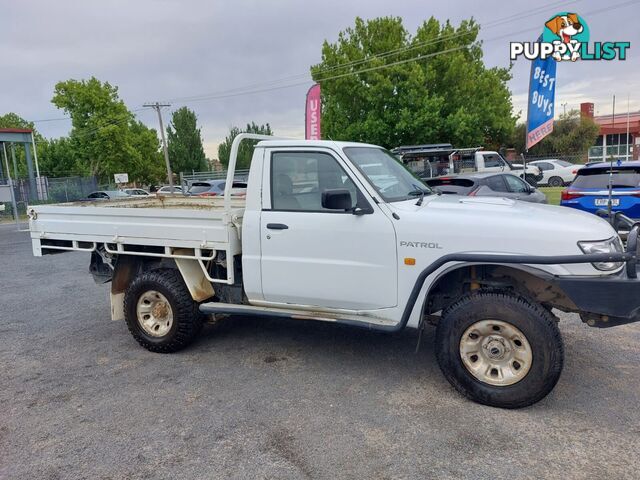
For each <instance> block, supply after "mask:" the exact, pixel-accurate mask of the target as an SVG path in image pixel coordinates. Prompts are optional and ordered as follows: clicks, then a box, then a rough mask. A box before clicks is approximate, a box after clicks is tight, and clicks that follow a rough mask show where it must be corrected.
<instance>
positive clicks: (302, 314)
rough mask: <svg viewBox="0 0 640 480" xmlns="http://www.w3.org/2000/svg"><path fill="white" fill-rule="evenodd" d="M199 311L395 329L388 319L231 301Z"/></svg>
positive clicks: (374, 328)
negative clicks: (255, 305)
mask: <svg viewBox="0 0 640 480" xmlns="http://www.w3.org/2000/svg"><path fill="white" fill-rule="evenodd" d="M200 311H201V312H202V313H204V314H207V315H211V314H225V315H244V316H249V315H250V316H257V317H278V318H290V319H294V320H315V321H320V322H331V323H338V324H340V325H349V326H352V327H357V328H365V329H367V330H378V331H381V332H394V331H397V328H396V327H397V324H396V323H393V322H392V321H390V320H387V319H384V318H379V317H371V316H364V315H343V314H340V316H338V315H336V314H333V313H328V312H314V311H306V310H295V309H288V308H275V307H254V306H252V305H235V304H232V303H218V302H209V303H203V304H202V305H200Z"/></svg>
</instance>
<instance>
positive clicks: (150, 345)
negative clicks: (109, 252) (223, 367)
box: [124, 268, 203, 353]
mask: <svg viewBox="0 0 640 480" xmlns="http://www.w3.org/2000/svg"><path fill="white" fill-rule="evenodd" d="M124 311H125V320H126V322H127V326H128V327H129V331H130V332H131V335H133V338H135V339H136V341H137V342H138V343H139V344H140V345H142V346H143V347H144V348H146V349H147V350H150V351H152V352H160V353H170V352H175V351H178V350H180V349H182V348H184V347H186V346H187V345H189V344H190V343H191V342H193V340H195V338H196V337H197V335H198V333H199V332H200V329H201V328H202V319H203V317H202V315H201V314H200V312H199V310H198V304H197V303H196V302H194V301H193V299H192V298H191V295H190V293H189V290H188V289H187V287H186V285H185V284H184V281H183V280H182V277H181V276H180V273H179V272H178V271H177V270H174V269H169V268H167V269H159V270H150V271H148V272H143V273H142V274H140V275H138V276H137V277H136V278H135V279H134V280H133V281H132V282H131V284H130V285H129V288H128V289H127V291H126V293H125V297H124Z"/></svg>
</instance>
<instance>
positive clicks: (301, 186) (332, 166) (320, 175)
mask: <svg viewBox="0 0 640 480" xmlns="http://www.w3.org/2000/svg"><path fill="white" fill-rule="evenodd" d="M344 188H346V189H347V190H349V192H350V193H351V206H352V207H355V205H356V201H357V200H356V199H357V189H356V186H355V184H354V183H353V182H352V181H351V179H350V178H349V177H348V176H347V174H346V173H345V171H344V170H343V169H342V168H341V167H340V165H339V164H338V162H337V160H336V159H335V158H334V157H333V156H331V155H329V154H328V153H323V152H274V153H273V154H272V155H271V207H272V209H273V210H290V211H306V212H335V210H327V209H324V208H322V192H324V191H326V190H335V189H344Z"/></svg>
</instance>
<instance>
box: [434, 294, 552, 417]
mask: <svg viewBox="0 0 640 480" xmlns="http://www.w3.org/2000/svg"><path fill="white" fill-rule="evenodd" d="M436 354H437V357H438V363H439V364H440V368H441V369H442V372H443V373H444V375H445V377H446V378H447V380H449V382H450V383H451V384H452V385H453V386H454V387H455V388H456V389H457V390H458V391H459V392H460V393H462V394H463V395H465V396H466V397H468V398H470V399H472V400H474V401H476V402H478V403H482V404H484V405H490V406H493V407H501V408H520V407H526V406H528V405H531V404H533V403H535V402H537V401H539V400H541V399H542V398H544V397H545V396H546V395H547V394H548V393H549V392H550V391H551V390H552V389H553V387H554V386H555V384H556V383H557V381H558V379H559V378H560V373H561V372H562V365H563V361H564V347H563V343H562V338H561V336H560V331H559V330H558V327H557V324H556V321H555V319H554V317H553V316H552V315H551V313H550V312H549V311H547V310H546V309H544V308H543V307H541V306H539V305H537V304H535V303H533V302H530V301H529V300H528V299H526V298H524V297H521V296H517V295H513V294H506V293H493V292H480V293H473V294H470V295H468V296H465V297H463V298H461V299H460V300H458V301H457V302H456V303H454V304H453V305H451V306H450V307H448V308H447V309H446V310H445V311H444V312H443V314H442V318H441V319H440V322H439V324H438V330H437V333H436Z"/></svg>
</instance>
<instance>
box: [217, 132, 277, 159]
mask: <svg viewBox="0 0 640 480" xmlns="http://www.w3.org/2000/svg"><path fill="white" fill-rule="evenodd" d="M245 132H246V133H259V134H262V135H273V132H272V130H271V126H270V125H269V124H268V123H267V124H265V125H257V124H256V123H254V122H251V123H250V124H249V123H248V124H247V128H245V129H244V130H240V129H239V128H238V127H231V129H230V130H229V135H227V137H226V138H225V139H224V141H223V142H222V143H221V144H220V145H218V160H220V163H222V165H224V166H225V167H226V166H227V165H229V156H230V155H231V144H232V143H233V139H234V138H236V136H237V135H238V134H240V133H245ZM256 143H258V142H257V141H249V140H247V141H244V142H242V143H241V144H240V148H239V149H238V160H237V162H236V169H238V170H241V169H246V168H249V165H250V164H251V156H252V155H253V147H254V145H255V144H256Z"/></svg>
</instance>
